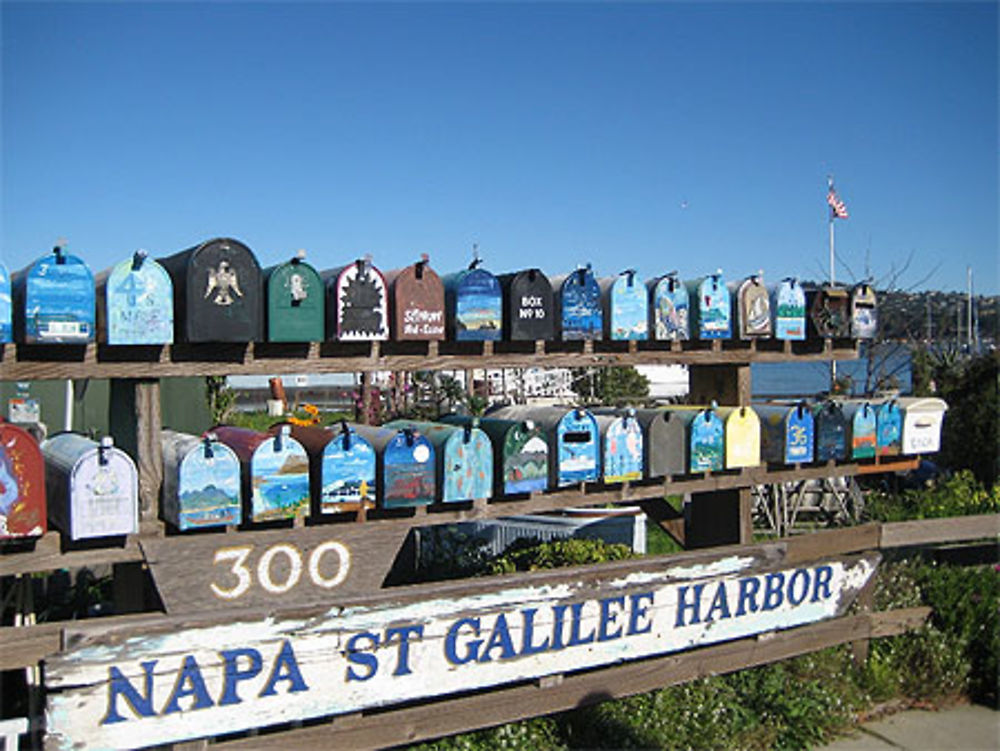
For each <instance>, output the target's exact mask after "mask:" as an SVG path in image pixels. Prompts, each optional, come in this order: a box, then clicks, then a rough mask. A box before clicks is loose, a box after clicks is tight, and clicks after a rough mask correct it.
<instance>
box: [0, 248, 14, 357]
mask: <svg viewBox="0 0 1000 751" xmlns="http://www.w3.org/2000/svg"><path fill="white" fill-rule="evenodd" d="M12 341H14V308H13V305H12V304H11V297H10V274H9V273H8V272H7V267H6V266H4V265H3V264H2V263H0V344H4V343H5V342H12Z"/></svg>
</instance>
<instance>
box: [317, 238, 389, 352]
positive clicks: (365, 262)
mask: <svg viewBox="0 0 1000 751" xmlns="http://www.w3.org/2000/svg"><path fill="white" fill-rule="evenodd" d="M323 279H324V281H325V282H326V296H327V303H326V337H327V339H334V340H337V341H341V342H374V341H384V340H385V339H388V338H389V293H388V290H387V287H386V283H385V278H384V277H383V276H382V272H381V271H379V270H378V269H377V268H376V267H375V266H374V264H372V261H371V258H370V257H368V256H366V257H364V258H359V259H357V260H356V261H354V262H353V263H349V264H347V265H346V266H341V267H339V268H336V269H330V270H328V271H324V272H323Z"/></svg>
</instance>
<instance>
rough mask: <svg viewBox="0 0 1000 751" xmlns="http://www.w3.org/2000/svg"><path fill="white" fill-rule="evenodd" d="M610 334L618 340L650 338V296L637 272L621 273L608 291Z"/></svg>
mask: <svg viewBox="0 0 1000 751" xmlns="http://www.w3.org/2000/svg"><path fill="white" fill-rule="evenodd" d="M604 315H605V316H606V317H607V324H608V325H607V329H608V330H607V333H608V335H609V338H610V339H612V340H615V341H622V340H628V339H638V340H645V339H647V338H648V337H649V297H648V295H647V292H646V287H645V285H644V284H642V282H640V281H639V279H638V278H637V277H636V275H635V274H628V273H626V274H620V275H619V276H617V277H615V279H614V281H613V282H612V283H611V285H610V288H609V290H608V294H607V306H606V308H605V311H604Z"/></svg>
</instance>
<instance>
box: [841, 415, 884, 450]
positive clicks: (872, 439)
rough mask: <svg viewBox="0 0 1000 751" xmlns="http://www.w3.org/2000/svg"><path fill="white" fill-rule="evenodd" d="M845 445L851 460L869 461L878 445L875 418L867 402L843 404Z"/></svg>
mask: <svg viewBox="0 0 1000 751" xmlns="http://www.w3.org/2000/svg"><path fill="white" fill-rule="evenodd" d="M844 419H845V420H846V421H847V445H848V447H849V451H850V458H851V459H871V458H873V457H874V456H875V452H876V447H877V445H878V433H877V429H876V426H877V417H876V415H875V408H874V407H873V406H872V405H871V404H870V403H869V402H845V403H844Z"/></svg>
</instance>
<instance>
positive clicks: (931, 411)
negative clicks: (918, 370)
mask: <svg viewBox="0 0 1000 751" xmlns="http://www.w3.org/2000/svg"><path fill="white" fill-rule="evenodd" d="M899 407H900V409H902V410H903V453H904V454H907V455H913V454H929V453H934V452H935V451H940V450H941V425H942V423H943V422H944V413H945V412H946V411H947V410H948V403H947V402H946V401H945V400H944V399H938V398H937V397H903V398H901V399H899Z"/></svg>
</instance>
